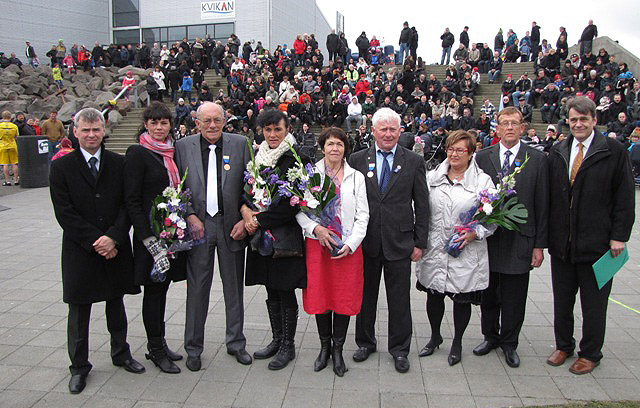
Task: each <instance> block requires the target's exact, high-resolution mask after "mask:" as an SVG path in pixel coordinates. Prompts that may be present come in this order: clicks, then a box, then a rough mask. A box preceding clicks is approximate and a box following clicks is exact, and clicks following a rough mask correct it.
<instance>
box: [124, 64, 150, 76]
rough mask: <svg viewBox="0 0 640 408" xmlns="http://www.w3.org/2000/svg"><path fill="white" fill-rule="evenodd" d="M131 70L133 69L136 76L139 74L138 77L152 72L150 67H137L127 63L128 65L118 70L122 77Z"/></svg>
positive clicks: (132, 71)
mask: <svg viewBox="0 0 640 408" xmlns="http://www.w3.org/2000/svg"><path fill="white" fill-rule="evenodd" d="M129 71H131V73H132V74H133V75H134V76H136V75H137V76H138V77H146V76H147V75H148V74H149V72H151V70H150V69H143V68H136V67H134V66H132V65H127V66H126V67H124V68H120V69H119V70H118V76H119V77H122V76H124V75H127V72H129Z"/></svg>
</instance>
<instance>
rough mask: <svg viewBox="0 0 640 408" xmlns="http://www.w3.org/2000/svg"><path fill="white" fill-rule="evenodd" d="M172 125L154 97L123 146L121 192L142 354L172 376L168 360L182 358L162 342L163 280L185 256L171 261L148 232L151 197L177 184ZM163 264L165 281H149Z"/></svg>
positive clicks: (177, 272)
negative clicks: (140, 289) (129, 229)
mask: <svg viewBox="0 0 640 408" xmlns="http://www.w3.org/2000/svg"><path fill="white" fill-rule="evenodd" d="M172 128H173V124H172V114H171V111H170V110H169V108H167V106H166V105H164V104H163V103H161V102H157V101H154V102H152V103H151V105H149V107H147V109H145V111H144V113H143V125H142V126H141V128H140V132H139V134H138V137H137V140H138V142H139V143H138V144H135V145H132V146H130V147H129V148H128V149H127V154H126V158H125V166H124V173H125V182H124V184H125V186H124V190H125V200H126V205H127V212H128V213H129V218H130V219H131V222H132V224H133V228H134V234H133V257H134V273H135V282H136V285H143V286H144V298H143V300H142V320H143V322H144V327H145V330H146V332H147V349H148V350H149V353H148V354H146V357H147V359H148V360H151V361H153V363H154V364H155V365H156V366H158V368H160V370H162V371H163V372H165V373H170V374H177V373H179V372H180V368H179V367H178V366H177V365H176V364H175V363H174V361H176V360H180V359H182V356H181V355H180V354H177V353H175V352H173V351H171V350H170V349H169V347H168V346H167V342H166V341H165V337H164V336H165V322H164V311H165V305H166V302H167V291H168V289H169V284H170V283H171V281H174V282H175V281H179V280H184V279H185V277H186V257H185V256H184V254H182V253H177V254H176V257H175V258H174V259H168V257H167V248H166V246H165V245H163V244H162V243H161V242H160V241H159V240H158V237H156V236H155V235H154V233H153V229H152V227H151V222H150V218H151V217H150V214H151V206H152V205H153V200H154V199H155V198H156V197H157V196H158V195H160V194H162V192H163V191H164V189H165V188H167V187H169V186H171V187H176V188H177V187H178V184H179V183H180V176H179V174H178V168H177V167H176V164H175V162H174V161H173V155H174V146H173V144H174V139H173V135H172V134H171V129H172ZM167 263H168V264H169V270H168V271H167V278H168V279H166V280H165V281H164V282H152V281H151V278H150V272H151V270H152V269H153V267H154V266H155V267H156V268H157V269H158V270H160V268H162V269H163V270H166V265H167Z"/></svg>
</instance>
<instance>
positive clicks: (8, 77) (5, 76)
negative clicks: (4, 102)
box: [0, 65, 20, 84]
mask: <svg viewBox="0 0 640 408" xmlns="http://www.w3.org/2000/svg"><path fill="white" fill-rule="evenodd" d="M15 66H16V65H9V66H8V67H7V68H5V70H4V71H3V72H2V76H1V77H0V78H1V81H0V82H1V83H3V84H11V83H16V82H18V81H19V80H20V75H18V74H17V73H15V72H13V71H10V70H9V68H10V67H15Z"/></svg>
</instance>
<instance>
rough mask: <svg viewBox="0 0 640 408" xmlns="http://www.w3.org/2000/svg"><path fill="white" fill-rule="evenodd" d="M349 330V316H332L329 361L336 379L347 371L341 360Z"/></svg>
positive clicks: (342, 359)
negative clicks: (331, 348) (331, 342)
mask: <svg viewBox="0 0 640 408" xmlns="http://www.w3.org/2000/svg"><path fill="white" fill-rule="evenodd" d="M348 328H349V316H345V315H341V314H337V313H335V314H334V315H333V350H332V351H331V359H332V360H333V372H334V373H336V375H337V376H338V377H342V376H343V375H344V373H346V372H347V371H348V370H349V369H348V368H347V365H346V364H345V363H344V358H342V346H344V342H345V340H346V338H347V329H348Z"/></svg>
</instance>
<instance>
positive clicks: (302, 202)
mask: <svg viewBox="0 0 640 408" xmlns="http://www.w3.org/2000/svg"><path fill="white" fill-rule="evenodd" d="M289 148H290V149H291V151H292V152H293V156H294V157H295V159H296V165H295V166H294V167H292V168H290V169H289V170H288V171H287V175H286V179H285V180H279V181H278V182H277V183H278V194H279V195H280V196H281V197H286V198H288V199H289V204H290V205H291V206H296V205H297V206H299V207H300V211H302V212H303V213H305V215H307V216H308V217H309V218H311V219H312V220H314V221H315V222H317V223H318V224H320V225H322V226H323V227H325V228H327V229H329V230H330V231H331V232H333V233H334V234H336V235H335V236H333V238H332V239H333V240H334V241H336V245H332V247H333V249H332V251H331V255H332V256H337V254H338V251H340V249H342V247H343V246H344V243H343V242H342V240H341V236H342V225H341V223H340V218H339V214H338V210H339V204H340V196H339V195H338V194H337V191H336V185H335V183H334V182H333V181H332V180H331V178H330V177H328V176H325V177H324V180H323V179H322V176H321V174H320V173H318V172H317V171H316V169H315V168H314V167H313V165H312V164H311V163H307V164H306V165H305V164H303V163H302V159H301V158H300V156H299V155H298V153H297V152H296V151H295V150H294V149H293V147H292V146H291V145H289Z"/></svg>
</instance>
